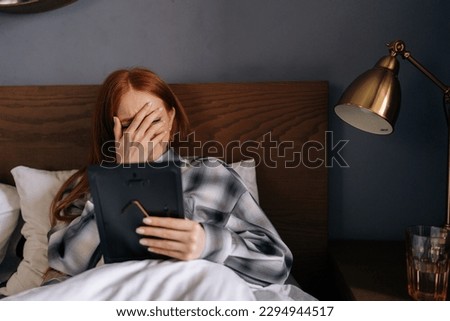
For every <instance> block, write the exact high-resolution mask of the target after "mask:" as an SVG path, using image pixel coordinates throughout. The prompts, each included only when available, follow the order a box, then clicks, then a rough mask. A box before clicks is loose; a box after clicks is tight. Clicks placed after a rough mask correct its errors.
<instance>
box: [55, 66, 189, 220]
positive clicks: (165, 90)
mask: <svg viewBox="0 0 450 321" xmlns="http://www.w3.org/2000/svg"><path fill="white" fill-rule="evenodd" d="M130 89H134V90H137V91H144V92H148V93H151V94H152V95H154V96H156V97H158V98H160V99H161V100H162V101H163V103H164V105H165V107H166V108H167V110H170V109H171V108H174V109H175V119H174V126H172V132H171V135H173V134H174V133H176V132H179V133H180V135H181V136H183V135H185V134H186V132H187V129H188V124H189V122H188V119H187V116H186V113H185V111H184V108H183V106H182V105H181V103H180V101H179V100H178V98H177V97H176V96H175V94H174V93H173V91H172V90H171V89H170V87H169V86H168V85H167V84H166V83H165V82H164V81H163V80H162V79H161V78H159V76H158V75H156V74H155V73H153V72H152V71H150V70H147V69H143V68H133V69H130V70H127V69H121V70H117V71H115V72H113V73H111V74H110V75H109V76H108V77H107V78H106V79H105V81H104V82H103V84H102V86H101V87H100V92H99V94H98V98H97V102H96V106H95V110H94V114H93V117H92V136H91V145H90V151H89V164H88V165H90V164H100V163H101V162H103V161H104V162H115V160H116V156H115V139H114V121H113V117H114V116H115V115H116V114H117V111H118V108H119V104H120V100H121V98H122V96H123V95H124V94H125V93H127V92H128V91H129V90H130ZM88 193H89V182H88V177H87V166H85V167H83V168H81V169H80V170H78V171H77V172H76V173H75V174H74V175H72V176H71V177H70V178H69V179H68V180H67V181H66V182H65V183H64V184H63V185H62V186H61V188H60V189H59V191H58V193H57V194H56V197H55V199H54V200H53V203H52V206H51V222H52V225H55V224H56V223H57V221H65V222H70V221H72V220H73V219H74V218H75V217H76V215H71V213H70V212H69V210H68V209H69V207H70V205H71V204H73V203H74V202H75V201H76V200H78V199H83V198H86V197H87V195H88Z"/></svg>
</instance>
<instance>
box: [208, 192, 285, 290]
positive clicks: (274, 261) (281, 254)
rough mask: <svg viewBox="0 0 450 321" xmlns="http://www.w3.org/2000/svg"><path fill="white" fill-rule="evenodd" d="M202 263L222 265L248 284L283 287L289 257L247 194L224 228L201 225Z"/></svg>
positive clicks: (281, 242) (277, 236)
mask: <svg viewBox="0 0 450 321" xmlns="http://www.w3.org/2000/svg"><path fill="white" fill-rule="evenodd" d="M203 226H204V229H205V234H206V244H207V246H206V247H205V249H204V252H203V256H204V258H205V259H208V260H211V261H214V262H218V263H223V264H224V265H225V266H228V267H229V268H231V269H233V270H234V271H235V272H236V273H237V274H239V275H240V276H241V277H242V278H243V279H245V280H246V281H248V282H250V283H254V284H259V285H267V284H272V283H283V282H284V281H285V280H286V279H287V277H288V276H289V271H290V269H291V266H292V253H291V251H290V250H289V248H288V247H287V246H286V245H285V244H284V243H283V241H282V240H281V238H280V236H279V235H278V233H277V232H276V230H275V228H274V227H273V226H272V224H271V223H270V221H269V220H268V218H267V217H266V215H265V214H264V212H263V211H262V210H261V208H260V207H259V205H258V204H257V203H256V202H255V201H254V199H253V197H252V196H251V195H250V193H249V192H248V191H246V192H245V193H243V194H242V195H241V197H240V198H239V199H238V200H237V202H236V204H235V206H234V208H233V210H232V212H231V213H230V215H229V218H228V220H227V223H226V225H225V226H224V227H220V226H214V225H212V224H208V223H205V224H203Z"/></svg>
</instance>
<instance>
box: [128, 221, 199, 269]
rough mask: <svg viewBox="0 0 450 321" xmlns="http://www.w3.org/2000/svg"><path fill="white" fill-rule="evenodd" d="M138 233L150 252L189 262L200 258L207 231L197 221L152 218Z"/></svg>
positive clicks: (145, 222) (141, 241)
mask: <svg viewBox="0 0 450 321" xmlns="http://www.w3.org/2000/svg"><path fill="white" fill-rule="evenodd" d="M144 224H145V225H143V226H140V227H139V228H138V229H137V230H136V232H137V233H138V234H140V235H142V236H143V238H142V239H141V240H140V243H141V244H142V245H144V246H147V247H148V250H149V251H151V252H153V253H157V254H163V255H166V256H169V257H172V258H175V259H179V260H183V261H188V260H195V259H198V258H200V255H201V254H202V252H203V249H204V247H205V231H204V230H203V227H202V226H201V225H200V224H199V223H198V222H195V221H192V220H188V219H181V218H171V217H157V216H150V217H146V218H144Z"/></svg>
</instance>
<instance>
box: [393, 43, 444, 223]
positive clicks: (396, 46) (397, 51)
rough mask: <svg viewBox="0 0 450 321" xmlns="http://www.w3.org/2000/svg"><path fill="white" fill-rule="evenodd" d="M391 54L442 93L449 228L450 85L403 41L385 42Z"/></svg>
mask: <svg viewBox="0 0 450 321" xmlns="http://www.w3.org/2000/svg"><path fill="white" fill-rule="evenodd" d="M387 46H388V48H389V51H390V54H391V56H393V57H395V56H397V55H401V56H402V58H403V59H406V60H408V61H409V62H410V63H411V64H412V65H413V66H414V67H416V68H417V69H419V70H420V71H421V72H422V73H423V74H424V75H425V76H427V77H428V78H429V79H430V80H431V81H432V82H434V83H435V84H436V85H437V86H438V87H439V88H440V89H441V90H442V91H443V93H444V109H445V114H446V116H447V127H448V128H449V131H448V151H447V153H448V155H447V213H446V214H447V215H446V221H445V225H444V227H445V228H446V229H447V230H450V87H449V86H447V85H445V84H444V83H443V82H442V81H440V80H439V79H438V78H437V77H436V76H435V75H433V74H432V73H431V72H430V71H429V70H428V69H427V68H425V67H424V66H422V64H421V63H419V62H418V61H417V60H416V59H414V57H413V56H412V55H411V53H410V52H409V51H407V50H406V47H405V43H404V42H403V41H402V40H397V41H393V42H391V43H389V44H387Z"/></svg>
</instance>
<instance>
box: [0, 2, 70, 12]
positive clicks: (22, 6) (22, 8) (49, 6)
mask: <svg viewBox="0 0 450 321" xmlns="http://www.w3.org/2000/svg"><path fill="white" fill-rule="evenodd" d="M75 1H77V0H0V12H8V13H38V12H44V11H49V10H53V9H57V8H60V7H63V6H66V5H68V4H71V3H73V2H75Z"/></svg>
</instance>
